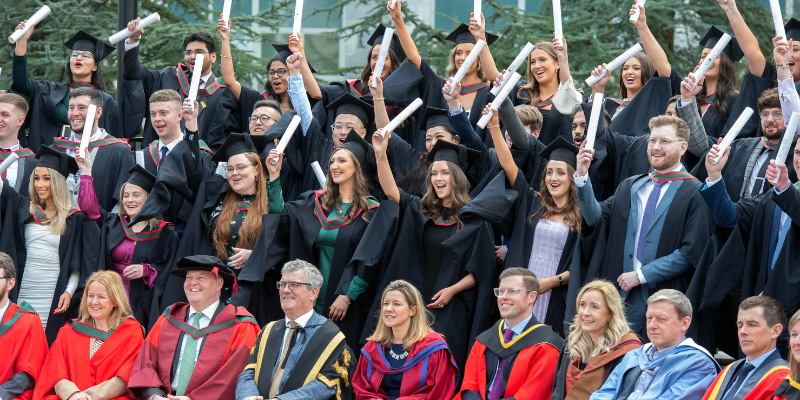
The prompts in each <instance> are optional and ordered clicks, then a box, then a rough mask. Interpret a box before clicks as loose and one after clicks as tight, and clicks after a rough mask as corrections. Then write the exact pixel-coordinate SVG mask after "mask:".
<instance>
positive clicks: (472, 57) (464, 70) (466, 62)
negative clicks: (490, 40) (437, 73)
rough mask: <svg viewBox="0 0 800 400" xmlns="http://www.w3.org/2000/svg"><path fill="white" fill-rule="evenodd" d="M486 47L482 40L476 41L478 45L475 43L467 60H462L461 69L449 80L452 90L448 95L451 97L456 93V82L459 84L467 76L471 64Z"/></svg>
mask: <svg viewBox="0 0 800 400" xmlns="http://www.w3.org/2000/svg"><path fill="white" fill-rule="evenodd" d="M484 47H486V42H484V41H483V40H478V43H475V47H473V48H472V51H470V52H469V55H468V56H467V59H466V60H464V63H463V64H461V68H459V69H458V72H456V75H455V76H454V77H452V78H450V85H451V86H452V89H450V95H451V96H452V95H453V94H455V92H456V82H458V83H461V80H462V79H464V76H465V75H467V71H469V68H470V67H471V66H472V63H474V62H475V60H476V59H478V55H480V54H481V51H482V50H483V48H484Z"/></svg>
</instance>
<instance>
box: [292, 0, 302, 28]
mask: <svg viewBox="0 0 800 400" xmlns="http://www.w3.org/2000/svg"><path fill="white" fill-rule="evenodd" d="M302 24H303V0H295V3H294V24H293V25H292V33H298V34H299V33H300V26H301V25H302Z"/></svg>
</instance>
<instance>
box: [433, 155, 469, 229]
mask: <svg viewBox="0 0 800 400" xmlns="http://www.w3.org/2000/svg"><path fill="white" fill-rule="evenodd" d="M445 162H446V163H447V168H449V169H450V186H452V189H451V191H450V197H451V198H452V200H453V206H452V207H450V211H452V212H453V216H454V217H456V220H457V221H458V227H459V228H461V227H462V226H464V223H462V222H461V219H460V218H459V217H458V212H459V211H461V209H462V208H463V207H464V206H466V205H467V204H469V202H470V201H472V198H470V197H469V180H468V179H467V176H466V175H464V171H462V170H461V167H459V166H458V165H456V164H453V163H452V162H450V161H445ZM432 167H433V163H430V165H429V166H428V173H427V176H426V178H425V184H426V186H427V190H426V191H425V195H424V196H422V213H423V214H425V216H426V217H428V218H430V219H434V218H436V217H441V216H442V214H441V211H440V210H441V209H442V208H443V207H444V206H443V205H442V199H440V198H439V196H437V195H436V189H435V188H434V187H433V185H431V184H430V182H431V169H432Z"/></svg>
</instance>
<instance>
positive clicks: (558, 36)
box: [553, 0, 564, 47]
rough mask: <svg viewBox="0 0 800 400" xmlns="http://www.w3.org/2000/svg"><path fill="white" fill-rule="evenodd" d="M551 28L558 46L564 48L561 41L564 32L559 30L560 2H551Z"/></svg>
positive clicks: (559, 0) (554, 0) (557, 0)
mask: <svg viewBox="0 0 800 400" xmlns="http://www.w3.org/2000/svg"><path fill="white" fill-rule="evenodd" d="M553 28H554V29H553V30H554V31H555V35H556V40H557V41H558V46H559V47H562V46H564V43H563V42H562V41H561V38H562V37H564V30H563V29H562V28H561V0H553Z"/></svg>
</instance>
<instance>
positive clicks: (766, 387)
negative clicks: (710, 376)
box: [703, 363, 789, 400]
mask: <svg viewBox="0 0 800 400" xmlns="http://www.w3.org/2000/svg"><path fill="white" fill-rule="evenodd" d="M734 365H736V363H733V364H730V365H728V366H727V367H725V369H723V370H722V372H720V373H719V374H718V375H717V377H716V378H714V381H713V382H711V386H709V387H708V390H707V391H706V394H705V395H703V400H721V399H722V396H723V394H724V392H725V390H724V388H725V387H727V384H728V383H729V382H730V380H731V378H732V376H728V375H732V374H733V368H732V367H733V366H734ZM788 375H789V367H786V366H784V365H779V366H776V367H774V368H772V369H771V370H769V371H767V373H766V374H764V375H763V376H762V377H761V380H759V381H758V383H757V384H756V386H755V387H754V388H753V390H751V391H750V392H748V393H747V395H746V396H744V398H742V400H759V399H766V398H768V397H770V396H771V395H772V393H774V392H775V389H776V388H777V387H778V386H779V385H780V384H781V382H783V381H785V380H786V377H787V376H788ZM726 378H727V379H726Z"/></svg>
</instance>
